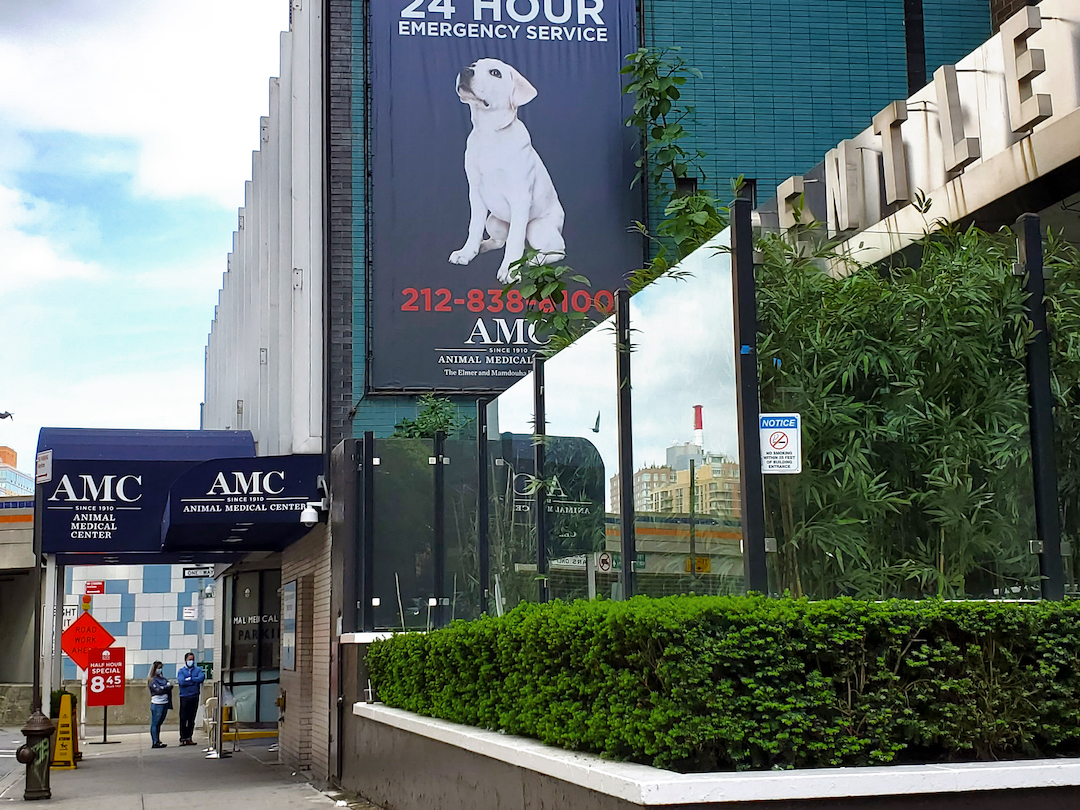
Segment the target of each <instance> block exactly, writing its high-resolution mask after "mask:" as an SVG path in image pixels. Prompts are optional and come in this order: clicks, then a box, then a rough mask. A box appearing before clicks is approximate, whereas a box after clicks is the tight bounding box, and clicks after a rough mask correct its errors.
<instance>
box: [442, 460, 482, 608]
mask: <svg viewBox="0 0 1080 810" xmlns="http://www.w3.org/2000/svg"><path fill="white" fill-rule="evenodd" d="M443 452H444V455H445V456H446V458H447V459H448V461H449V463H448V464H446V465H445V466H444V472H445V479H444V482H443V483H444V487H445V489H444V492H445V495H444V498H445V505H446V508H445V515H446V527H445V534H444V537H445V540H446V582H445V583H444V584H443V593H444V594H446V596H447V598H449V600H450V604H449V606H448V609H447V610H445V611H444V612H445V618H446V620H447V621H454V620H455V619H475V618H477V617H478V616H479V615H480V579H479V574H480V558H479V556H478V552H479V549H478V548H477V538H476V495H477V491H476V478H477V474H478V473H477V466H476V465H477V458H476V455H477V451H476V441H475V440H470V441H465V440H460V439H458V440H447V442H446V444H445V447H444V450H443Z"/></svg>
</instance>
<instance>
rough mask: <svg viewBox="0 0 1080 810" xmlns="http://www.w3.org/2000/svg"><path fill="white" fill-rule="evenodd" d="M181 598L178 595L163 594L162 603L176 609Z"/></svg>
mask: <svg viewBox="0 0 1080 810" xmlns="http://www.w3.org/2000/svg"><path fill="white" fill-rule="evenodd" d="M179 596H180V594H178V593H163V594H162V595H161V603H162V604H163V605H165V607H176V606H177V605H178V604H179V602H178V601H177V599H178V597H179Z"/></svg>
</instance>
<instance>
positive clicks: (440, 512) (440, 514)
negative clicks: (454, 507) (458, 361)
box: [432, 430, 450, 627]
mask: <svg viewBox="0 0 1080 810" xmlns="http://www.w3.org/2000/svg"><path fill="white" fill-rule="evenodd" d="M445 451H446V434H445V433H443V432H442V431H441V430H439V431H436V432H435V447H434V452H435V458H434V463H435V476H434V478H435V516H434V522H435V526H434V527H433V529H434V534H433V537H432V553H433V555H434V557H435V565H434V569H435V610H433V611H432V615H433V616H434V619H435V626H436V627H442V626H443V625H444V624H446V619H445V616H446V612H447V611H446V607H447V606H449V604H450V600H449V599H448V598H447V596H446V466H445V465H446V458H445V456H444V453H445Z"/></svg>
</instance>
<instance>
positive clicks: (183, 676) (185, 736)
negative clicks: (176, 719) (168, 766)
mask: <svg viewBox="0 0 1080 810" xmlns="http://www.w3.org/2000/svg"><path fill="white" fill-rule="evenodd" d="M205 680H206V673H205V672H203V670H202V667H197V666H195V656H194V655H192V654H191V653H188V654H187V657H186V658H184V665H183V666H182V667H180V668H179V669H177V670H176V683H177V684H179V686H180V744H181V745H194V744H195V741H194V740H192V739H191V735H192V734H194V733H195V714H196V713H197V712H198V711H199V692H200V691H201V689H202V682H203V681H205Z"/></svg>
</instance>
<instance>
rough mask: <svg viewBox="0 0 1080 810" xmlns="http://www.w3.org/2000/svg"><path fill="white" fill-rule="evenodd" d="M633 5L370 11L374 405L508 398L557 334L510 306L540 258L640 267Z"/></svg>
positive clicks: (583, 0)
mask: <svg viewBox="0 0 1080 810" xmlns="http://www.w3.org/2000/svg"><path fill="white" fill-rule="evenodd" d="M635 15H636V11H635V4H634V3H633V2H631V0H471V2H470V1H469V0H466V1H465V2H458V3H457V4H455V3H454V2H453V1H452V0H430V2H429V0H379V2H375V3H372V4H371V20H370V35H371V83H372V91H371V92H372V137H373V146H372V152H373V154H372V192H371V193H372V200H371V225H370V236H371V245H372V268H371V279H372V289H371V317H372V327H373V328H372V332H371V335H372V336H371V347H370V348H371V356H372V359H371V367H370V373H371V378H370V384H371V387H372V388H374V389H376V390H387V391H389V390H403V389H404V390H407V389H429V390H430V389H437V390H446V391H455V390H489V391H498V390H502V389H504V388H507V387H509V386H510V385H511V384H512V383H513V382H515V381H516V380H517V379H518V378H520V377H522V376H524V375H525V374H526V373H527V371H528V367H529V365H530V363H531V360H532V355H533V354H534V353H535V351H536V350H537V349H538V348H539V347H540V346H541V345H542V344H543V342H544V337H543V335H542V334H537V332H536V331H535V329H530V325H529V324H528V322H527V321H526V317H525V315H526V313H525V304H524V302H523V300H522V298H521V296H520V295H519V294H518V293H517V292H516V291H512V292H510V293H508V294H506V293H504V292H503V288H504V284H505V283H506V282H507V280H508V279H510V278H511V276H512V273H513V272H514V268H513V263H514V262H515V261H516V260H518V259H520V258H521V257H522V255H523V254H524V253H525V251H526V250H527V249H529V248H531V249H533V250H536V251H538V252H539V253H540V254H541V255H542V256H543V257H544V260H545V262H547V263H560V264H562V263H565V264H567V265H569V266H570V267H573V268H574V270H575V271H576V273H579V274H582V275H584V276H586V277H588V278H589V279H590V281H591V282H592V284H591V287H588V286H584V285H580V284H578V285H575V286H573V287H572V288H571V291H570V295H569V296H568V300H567V301H564V302H562V304H561V305H560V306H561V307H564V308H567V310H569V309H571V308H572V309H573V310H576V311H592V312H595V309H594V305H599V306H600V307H601V308H604V309H607V308H610V307H612V306H613V303H614V295H613V292H614V290H616V289H618V288H619V287H621V286H623V285H624V280H625V277H626V275H627V274H628V273H629V272H631V271H632V270H634V269H635V268H636V267H638V266H639V265H640V263H641V251H642V246H641V242H640V238H639V237H635V236H633V235H631V234H629V233H628V232H627V227H628V226H629V225H630V224H631V222H632V221H634V220H637V219H641V213H640V210H641V194H640V193H639V191H637V190H631V188H630V184H631V182H632V180H633V177H634V173H635V171H636V169H635V167H634V165H633V162H634V159H635V154H636V152H635V147H636V143H637V137H638V134H637V132H636V131H635V130H633V129H631V128H627V127H626V126H624V123H623V122H624V121H625V119H626V116H627V114H628V111H629V110H628V104H629V103H630V100H629V98H628V97H627V96H624V95H623V94H622V85H623V80H624V77H622V76H620V75H619V70H620V68H621V67H622V65H623V63H624V61H623V57H624V55H625V54H627V53H630V52H632V51H634V50H636V48H637V34H636V31H635Z"/></svg>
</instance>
